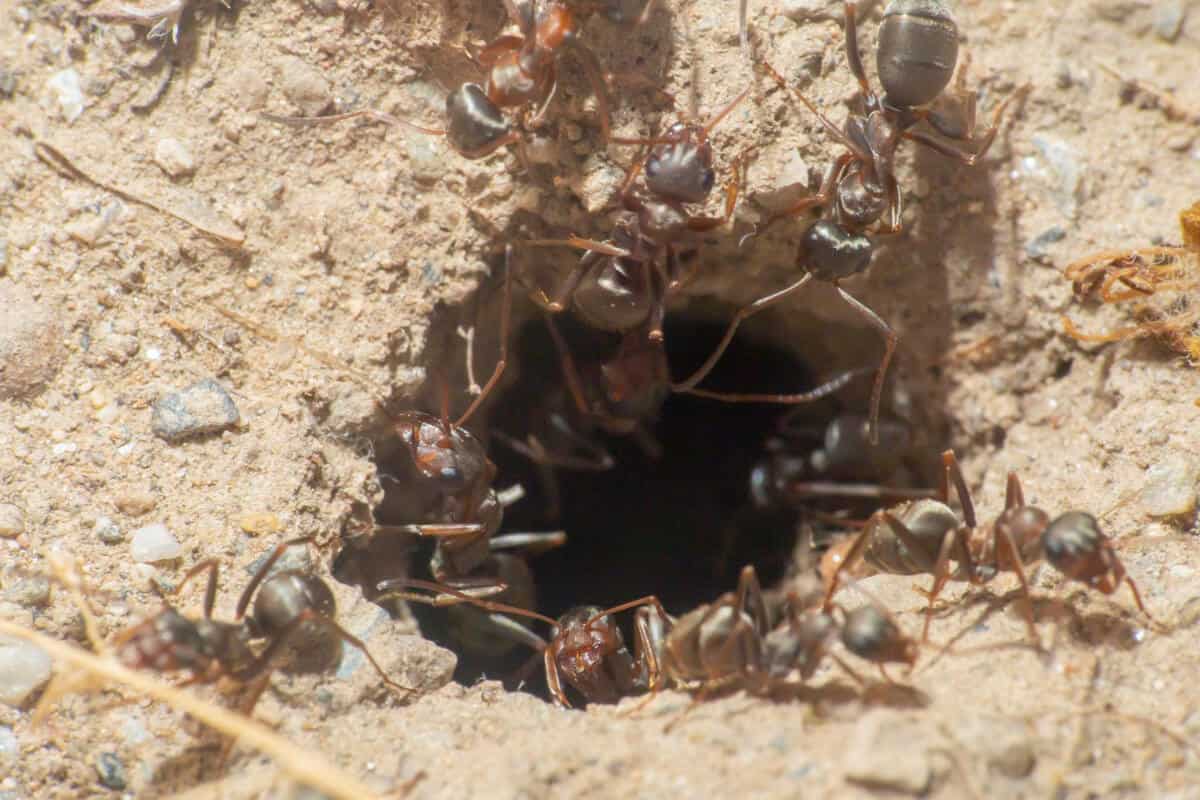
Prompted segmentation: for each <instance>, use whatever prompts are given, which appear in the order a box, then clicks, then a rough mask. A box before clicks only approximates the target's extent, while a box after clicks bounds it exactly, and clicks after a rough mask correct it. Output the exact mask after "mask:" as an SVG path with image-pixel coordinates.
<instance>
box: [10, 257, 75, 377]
mask: <svg viewBox="0 0 1200 800" xmlns="http://www.w3.org/2000/svg"><path fill="white" fill-rule="evenodd" d="M62 338H63V332H62V325H61V323H60V322H59V318H58V316H57V313H56V311H55V305H54V304H52V303H50V302H47V301H45V300H36V299H34V296H33V294H32V293H31V292H30V291H29V290H27V289H26V288H25V287H23V286H20V285H18V284H15V283H13V282H11V281H2V280H0V400H8V399H13V398H16V399H28V398H30V397H32V396H34V395H36V394H38V393H40V392H41V391H42V389H44V388H45V386H46V384H48V383H49V382H50V381H51V380H53V379H54V376H55V375H57V374H58V369H59V366H60V365H61V362H62Z"/></svg>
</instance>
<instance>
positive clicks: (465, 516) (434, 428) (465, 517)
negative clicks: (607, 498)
mask: <svg viewBox="0 0 1200 800" xmlns="http://www.w3.org/2000/svg"><path fill="white" fill-rule="evenodd" d="M511 256H512V247H511V245H510V246H508V247H506V249H505V261H504V264H505V266H504V270H505V277H504V290H503V291H504V296H503V300H502V303H503V305H502V310H501V317H500V356H499V359H498V360H497V362H496V366H495V368H494V369H493V370H492V374H491V376H490V377H489V378H488V380H487V382H486V383H485V384H484V386H483V388H482V389H481V390H480V392H479V394H478V395H477V396H476V397H475V399H474V400H473V401H472V402H471V404H470V405H469V406H468V407H467V410H466V411H464V412H463V414H462V416H460V417H459V418H458V419H457V420H454V421H453V422H451V421H450V419H449V415H448V413H447V410H446V409H445V408H443V413H442V416H441V417H440V418H439V417H436V416H434V415H432V414H427V413H425V412H422V411H405V412H402V413H400V414H397V415H395V416H392V417H391V427H392V430H393V431H394V433H395V435H396V436H397V438H398V439H399V440H400V443H401V450H402V451H406V453H407V458H406V457H404V456H400V457H398V458H397V459H396V460H395V462H394V465H395V467H396V469H398V470H399V474H386V473H381V475H380V477H381V479H383V480H384V481H386V482H387V483H388V484H391V487H390V488H385V495H386V497H385V501H384V502H385V503H386V506H387V507H386V510H385V514H386V516H387V517H388V518H391V519H399V520H403V523H402V524H398V525H383V526H379V527H380V528H382V529H384V530H391V531H397V532H402V533H413V534H416V535H418V536H433V537H436V539H437V545H436V547H435V548H434V552H433V557H432V559H431V561H430V571H431V573H432V574H433V576H434V578H435V579H436V580H438V581H439V582H441V583H444V584H447V585H449V586H453V587H457V588H471V589H478V590H481V591H484V592H492V593H494V592H499V591H503V590H504V588H505V584H504V582H503V581H500V580H498V579H496V578H494V577H492V576H491V575H489V574H488V573H489V572H495V571H496V569H495V568H496V566H497V565H496V563H495V559H494V555H495V554H496V553H497V552H498V551H501V550H505V549H516V548H533V549H545V548H550V547H557V546H559V545H561V544H562V543H563V542H564V541H565V536H564V535H563V533H562V532H561V531H555V532H549V533H512V534H507V535H505V536H497V535H496V534H497V533H498V532H499V530H500V526H501V524H502V522H503V517H504V503H503V502H502V499H501V497H500V496H499V494H498V493H497V492H496V490H495V488H494V487H493V483H494V481H495V479H496V465H495V464H494V463H492V461H491V459H489V458H488V456H487V451H486V450H485V449H484V446H483V443H482V442H480V440H479V439H478V438H477V437H476V436H475V435H474V434H473V433H471V432H470V431H469V430H467V429H466V427H464V426H465V425H466V423H467V422H468V421H469V420H470V419H471V417H472V416H473V415H474V414H475V412H476V410H478V409H479V407H480V405H481V404H482V403H483V401H484V400H485V399H486V398H487V397H488V395H489V394H490V393H491V392H492V390H493V389H494V388H495V387H496V385H497V384H498V383H499V381H500V378H501V376H502V375H503V374H504V370H505V368H506V366H507V364H508V337H509V327H510V323H511V316H512V271H511V269H510V262H511ZM445 402H446V400H445V398H443V406H444V405H445Z"/></svg>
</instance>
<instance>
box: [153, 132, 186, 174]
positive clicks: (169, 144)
mask: <svg viewBox="0 0 1200 800" xmlns="http://www.w3.org/2000/svg"><path fill="white" fill-rule="evenodd" d="M154 163H155V164H158V166H159V168H160V169H161V170H162V171H163V172H165V173H167V174H168V175H170V176H171V177H172V178H182V177H184V176H186V175H191V174H192V173H193V172H195V171H196V160H195V159H194V158H192V153H191V151H190V150H188V149H187V147H186V146H185V145H184V144H183V142H181V141H179V140H178V139H171V138H165V139H159V140H158V144H157V145H155V147H154Z"/></svg>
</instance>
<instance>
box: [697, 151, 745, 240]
mask: <svg viewBox="0 0 1200 800" xmlns="http://www.w3.org/2000/svg"><path fill="white" fill-rule="evenodd" d="M752 149H753V148H748V149H746V150H745V151H743V152H742V154H741V155H739V156H738V157H737V158H736V159H734V161H733V167H732V168H731V170H730V171H731V172H732V173H733V174H732V177H730V179H729V183H728V185H727V186H726V187H725V208H724V210H723V212H722V213H721V215H720V216H717V217H689V218H688V221H687V227H688V230H690V231H695V232H697V233H703V232H705V231H711V230H713V229H714V228H719V227H721V226H722V225H724V224H726V223H728V222H729V220H731V219H733V212H734V211H735V210H736V209H737V199H738V195H739V194H740V192H741V188H742V181H743V180H744V173H745V169H746V161H748V160H749V155H750V152H751V150H752ZM755 235H757V232H755ZM743 238H744V237H743Z"/></svg>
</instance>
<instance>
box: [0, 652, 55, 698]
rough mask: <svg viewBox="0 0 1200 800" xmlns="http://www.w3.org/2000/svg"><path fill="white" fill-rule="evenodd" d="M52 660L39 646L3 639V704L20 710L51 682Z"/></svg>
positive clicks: (0, 654)
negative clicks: (31, 696)
mask: <svg viewBox="0 0 1200 800" xmlns="http://www.w3.org/2000/svg"><path fill="white" fill-rule="evenodd" d="M50 663H51V662H50V656H48V655H46V653H45V651H44V650H42V649H41V648H40V647H37V646H36V645H32V644H29V643H28V642H24V641H21V640H20V639H11V638H9V637H7V636H0V703H5V704H7V705H10V706H15V707H17V708H20V707H21V706H23V705H25V701H26V700H28V699H29V697H30V695H32V694H33V693H34V692H36V691H37V690H38V689H39V688H41V686H42V685H43V684H44V683H45V682H46V681H48V680H50Z"/></svg>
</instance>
